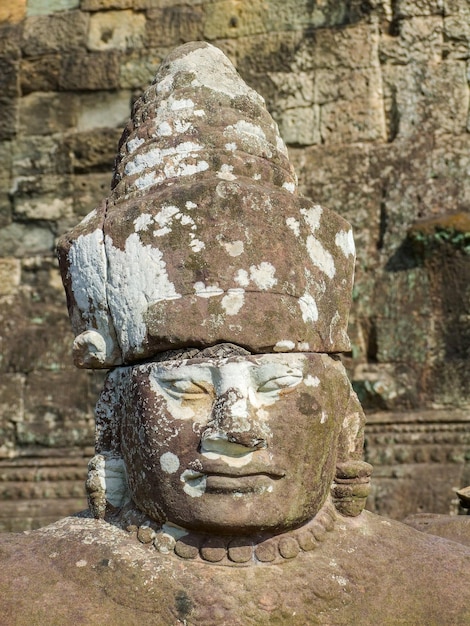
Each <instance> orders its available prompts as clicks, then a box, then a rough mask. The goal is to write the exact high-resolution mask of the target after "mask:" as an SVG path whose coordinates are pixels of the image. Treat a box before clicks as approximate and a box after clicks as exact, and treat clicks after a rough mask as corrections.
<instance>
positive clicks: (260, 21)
mask: <svg viewBox="0 0 470 626" xmlns="http://www.w3.org/2000/svg"><path fill="white" fill-rule="evenodd" d="M269 25H270V20H269V6H268V4H267V3H265V2H263V1H262V0H254V1H253V2H250V3H243V4H240V3H238V2H236V1H235V0H221V2H216V3H214V4H212V5H211V8H210V11H208V12H207V13H206V17H205V20H204V31H203V35H204V38H205V39H208V40H209V41H211V40H214V39H223V38H233V37H236V38H238V37H247V36H250V35H257V34H259V33H265V32H266V31H268V30H269Z"/></svg>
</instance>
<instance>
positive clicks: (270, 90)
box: [0, 0, 470, 529]
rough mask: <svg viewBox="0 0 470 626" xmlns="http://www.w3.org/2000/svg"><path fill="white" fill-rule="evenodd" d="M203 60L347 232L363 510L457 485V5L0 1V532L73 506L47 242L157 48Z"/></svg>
mask: <svg viewBox="0 0 470 626" xmlns="http://www.w3.org/2000/svg"><path fill="white" fill-rule="evenodd" d="M195 39H205V40H207V41H210V42H212V43H214V44H215V45H217V46H219V47H220V48H222V49H223V50H224V52H225V53H226V54H228V55H229V56H230V58H231V59H232V60H233V61H234V63H235V64H236V66H237V68H238V70H239V72H240V73H241V74H242V76H243V78H244V79H245V80H246V81H247V82H248V83H249V84H251V85H252V86H253V87H254V88H256V89H257V90H258V91H259V92H261V93H262V95H263V96H264V97H265V99H266V101H267V105H268V108H269V110H270V111H271V112H272V114H273V115H274V117H275V119H276V120H277V122H278V124H279V127H280V130H281V133H282V135H283V137H284V139H285V140H286V142H287V143H288V146H289V151H290V154H291V158H292V160H293V161H294V163H295V165H296V168H297V173H298V175H299V179H300V183H301V188H302V190H303V192H304V193H305V194H306V195H308V196H310V197H311V198H313V199H314V200H315V201H318V202H320V203H322V204H324V205H325V206H328V207H330V208H332V209H334V210H336V211H338V212H339V213H340V214H341V215H343V216H345V217H346V218H347V219H348V220H350V221H351V223H352V224H353V226H354V229H355V236H356V244H357V248H358V261H357V269H356V287H355V292H354V307H353V314H352V317H351V326H350V332H351V337H352V341H353V352H352V354H351V355H350V356H349V357H347V359H346V363H347V366H348V368H349V371H350V374H351V378H352V380H353V382H354V386H355V388H356V389H357V391H358V393H359V395H360V398H361V400H362V402H363V403H364V406H365V408H366V410H367V411H368V412H369V413H370V420H369V422H370V424H369V428H368V440H367V458H368V460H370V461H371V462H372V463H374V464H375V466H376V471H375V481H374V482H375V491H374V494H373V497H372V498H371V500H370V503H369V507H370V508H372V509H375V510H378V511H379V512H382V513H384V514H388V515H391V516H394V517H403V516H404V515H406V514H407V513H410V512H413V511H418V510H421V509H424V510H433V511H436V512H448V511H449V510H453V509H455V506H454V504H453V491H452V488H453V487H462V486H464V485H466V484H469V483H470V468H469V459H470V441H469V439H470V434H469V421H470V415H469V406H470V398H469V387H470V383H469V380H470V376H469V374H470V366H469V363H470V361H469V351H470V323H469V322H470V210H469V207H470V176H469V174H470V152H469V148H470V134H469V131H470V119H469V106H470V88H469V76H470V63H469V60H470V5H469V3H468V1H467V0H414V1H411V0H368V1H366V2H360V1H358V0H322V1H321V2H320V0H251V1H250V2H245V1H244V0H193V1H191V2H189V1H187V2H182V1H179V0H3V2H2V4H1V6H0V354H1V356H0V500H1V501H2V504H1V507H0V511H1V512H0V529H9V528H27V527H30V526H34V525H38V524H41V523H45V522H46V521H49V520H51V519H53V518H55V517H60V516H61V515H62V514H64V513H65V512H66V511H67V510H74V509H77V508H80V507H82V506H83V505H84V500H83V496H82V482H83V477H84V475H85V466H86V458H87V457H88V456H90V452H91V449H92V447H93V406H94V403H95V401H96V397H97V393H98V390H99V388H100V384H101V375H100V374H97V373H88V372H78V371H76V370H75V369H74V368H73V366H72V364H71V359H70V346H71V340H72V336H71V333H70V331H69V323H68V318H67V315H66V308H65V298H64V295H63V291H62V286H61V284H60V280H59V277H58V271H57V263H56V260H55V256H54V245H55V241H56V240H57V237H58V236H59V235H60V234H61V233H63V232H64V231H66V230H68V229H69V228H70V227H71V226H72V225H74V224H75V223H77V222H78V221H79V220H80V219H81V218H82V217H83V216H84V215H86V214H87V213H88V212H89V211H90V210H91V209H93V208H94V207H95V206H96V205H97V204H98V202H99V201H100V200H101V199H102V198H103V197H104V196H105V195H106V192H107V189H108V187H109V184H110V178H111V168H112V162H113V158H114V154H115V151H116V145H117V141H118V139H119V136H120V133H121V129H122V126H123V124H124V122H125V120H126V118H127V116H128V114H129V110H130V106H131V103H132V101H133V99H134V98H136V97H137V96H138V95H139V94H140V93H141V91H142V90H143V89H144V88H145V86H146V85H147V84H148V83H149V81H150V80H151V79H152V77H153V74H154V72H155V69H156V67H157V66H158V64H159V62H160V61H161V59H162V58H163V57H164V56H165V55H166V53H167V52H168V51H169V50H170V49H171V48H172V47H173V46H175V45H177V44H179V43H182V42H185V41H190V40H195Z"/></svg>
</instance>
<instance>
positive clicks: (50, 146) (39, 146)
mask: <svg viewBox="0 0 470 626" xmlns="http://www.w3.org/2000/svg"><path fill="white" fill-rule="evenodd" d="M12 148H13V161H12V173H13V176H14V177H19V176H37V175H41V174H42V175H45V174H52V175H57V174H68V173H70V172H71V166H72V163H71V155H70V154H69V153H68V151H67V148H66V146H65V142H64V141H63V138H62V137H60V136H46V135H45V136H30V137H21V138H20V139H18V140H17V141H15V143H14V145H13V146H12Z"/></svg>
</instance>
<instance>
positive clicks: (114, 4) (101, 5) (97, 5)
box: [80, 0, 147, 11]
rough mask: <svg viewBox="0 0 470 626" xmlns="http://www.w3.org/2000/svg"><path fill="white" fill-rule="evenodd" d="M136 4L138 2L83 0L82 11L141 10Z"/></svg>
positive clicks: (131, 0)
mask: <svg viewBox="0 0 470 626" xmlns="http://www.w3.org/2000/svg"><path fill="white" fill-rule="evenodd" d="M136 4H137V2H136V0H81V3H80V8H81V10H82V11H107V10H109V9H132V8H141V7H140V6H139V7H137V6H136ZM145 8H147V7H145Z"/></svg>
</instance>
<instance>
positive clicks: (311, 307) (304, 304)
mask: <svg viewBox="0 0 470 626" xmlns="http://www.w3.org/2000/svg"><path fill="white" fill-rule="evenodd" d="M299 306H300V310H301V312H302V319H303V321H304V322H305V323H306V324H307V323H308V322H316V321H317V320H318V307H317V303H316V302H315V300H314V298H313V296H312V295H311V294H309V293H304V295H303V296H302V297H301V298H299Z"/></svg>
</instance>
